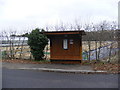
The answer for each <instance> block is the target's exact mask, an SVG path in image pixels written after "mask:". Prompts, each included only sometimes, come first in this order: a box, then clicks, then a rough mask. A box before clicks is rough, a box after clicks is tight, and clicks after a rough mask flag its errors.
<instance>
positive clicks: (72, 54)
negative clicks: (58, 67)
mask: <svg viewBox="0 0 120 90" xmlns="http://www.w3.org/2000/svg"><path fill="white" fill-rule="evenodd" d="M63 39H65V37H60V36H57V37H55V38H54V37H53V38H51V43H52V44H51V48H50V50H51V59H56V60H57V59H61V60H82V46H81V39H80V38H75V37H70V36H69V37H66V39H68V49H67V50H64V49H63ZM70 39H73V44H70Z"/></svg>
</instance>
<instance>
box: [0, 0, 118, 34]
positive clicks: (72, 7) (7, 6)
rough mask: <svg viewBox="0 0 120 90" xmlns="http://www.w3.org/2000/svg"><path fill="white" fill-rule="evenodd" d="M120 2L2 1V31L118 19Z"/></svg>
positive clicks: (0, 1)
mask: <svg viewBox="0 0 120 90" xmlns="http://www.w3.org/2000/svg"><path fill="white" fill-rule="evenodd" d="M118 1H119V0H0V31H3V30H5V31H11V30H13V31H14V30H16V31H18V32H24V31H27V30H28V31H29V30H30V29H33V28H36V27H40V28H44V27H46V26H50V25H59V24H60V23H69V24H70V23H75V21H76V20H77V21H79V22H80V23H81V24H85V23H91V22H93V23H98V22H100V21H103V20H107V21H117V20H118Z"/></svg>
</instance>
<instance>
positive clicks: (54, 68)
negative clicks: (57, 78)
mask: <svg viewBox="0 0 120 90" xmlns="http://www.w3.org/2000/svg"><path fill="white" fill-rule="evenodd" d="M2 67H3V68H8V69H19V70H39V71H45V72H60V73H89V74H90V73H106V72H107V71H100V70H98V71H95V70H93V68H92V66H90V65H80V64H74V65H72V64H21V63H9V62H2Z"/></svg>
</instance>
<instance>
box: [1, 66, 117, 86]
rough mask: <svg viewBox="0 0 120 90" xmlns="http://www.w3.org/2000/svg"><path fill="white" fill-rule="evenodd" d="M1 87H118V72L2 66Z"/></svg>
mask: <svg viewBox="0 0 120 90" xmlns="http://www.w3.org/2000/svg"><path fill="white" fill-rule="evenodd" d="M2 79H3V80H2V88H118V74H74V73H56V72H41V71H36V70H16V69H6V68H3V71H2Z"/></svg>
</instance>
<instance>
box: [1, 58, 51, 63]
mask: <svg viewBox="0 0 120 90" xmlns="http://www.w3.org/2000/svg"><path fill="white" fill-rule="evenodd" d="M2 62H9V63H21V64H22V63H23V64H50V62H49V61H46V60H44V61H32V60H18V59H13V60H2Z"/></svg>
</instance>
